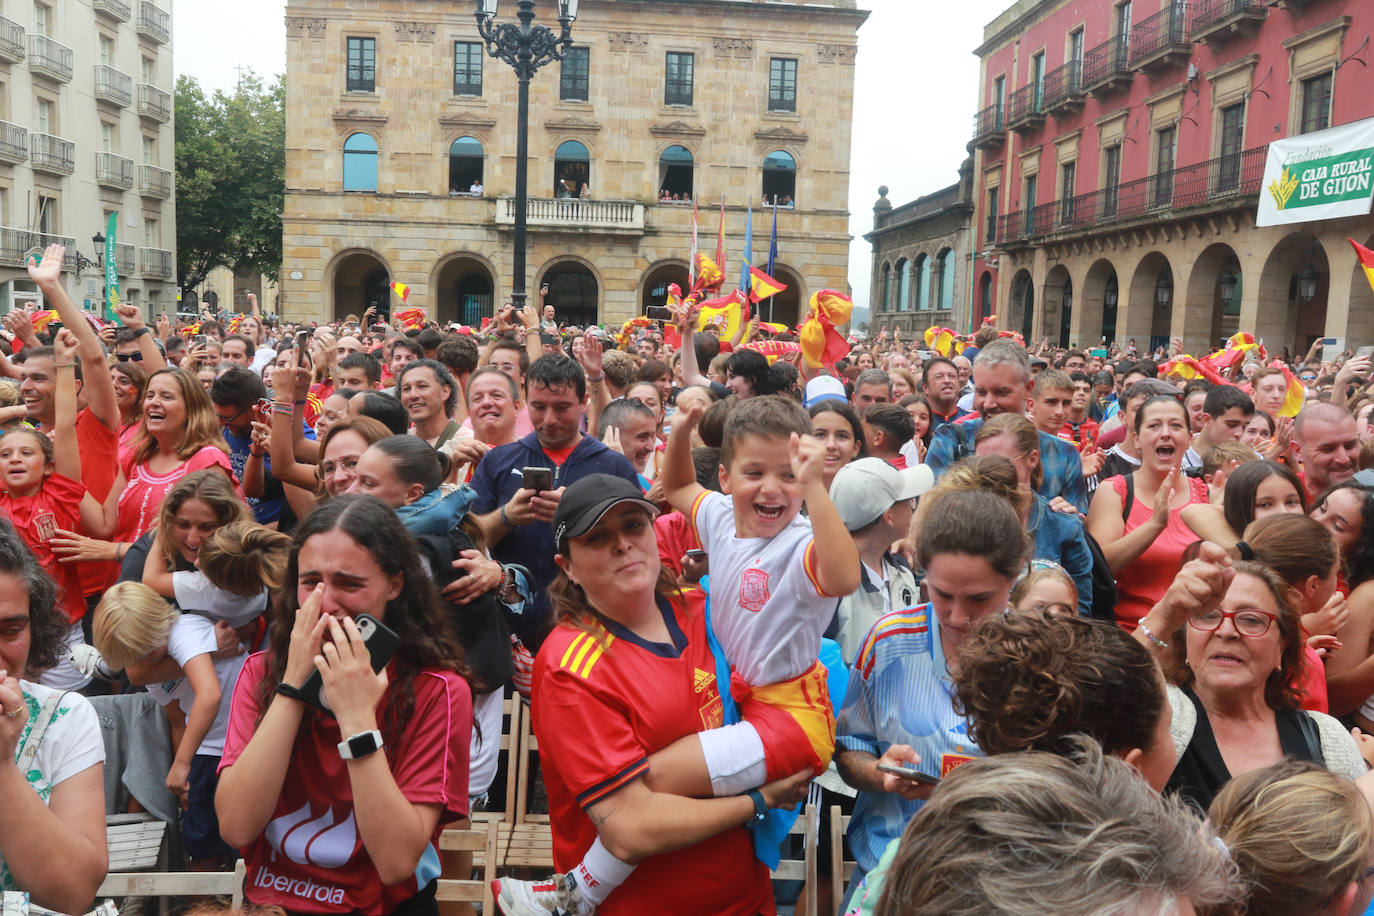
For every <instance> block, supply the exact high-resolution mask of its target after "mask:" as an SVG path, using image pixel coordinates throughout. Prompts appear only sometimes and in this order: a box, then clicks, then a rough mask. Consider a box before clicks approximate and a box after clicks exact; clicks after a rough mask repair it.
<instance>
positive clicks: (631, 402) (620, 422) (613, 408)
mask: <svg viewBox="0 0 1374 916" xmlns="http://www.w3.org/2000/svg"><path fill="white" fill-rule="evenodd" d="M633 416H641V417H648V418H649V419H650V420H654V421H656V420H657V419H658V417H657V416H656V415H655V414H654V412H653V410H651V409H650V408H649V405H648V404H645V403H644V402H643V401H641V400H639V399H638V398H616V399H615V400H614V401H612V402H611V403H609V404H607V405H606V409H605V410H603V411H601V416H600V417H598V418H597V421H596V438H598V439H603V440H604V439H605V438H606V430H608V429H610V428H611V427H612V426H614V427H615V428H616V429H623V428H624V425H625V423H626V422H627V421H628V420H629V419H630V418H631V417H633Z"/></svg>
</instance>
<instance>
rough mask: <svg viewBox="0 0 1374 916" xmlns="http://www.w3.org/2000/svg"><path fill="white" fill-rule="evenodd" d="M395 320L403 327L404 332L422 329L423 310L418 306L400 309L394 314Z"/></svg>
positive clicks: (423, 324)
mask: <svg viewBox="0 0 1374 916" xmlns="http://www.w3.org/2000/svg"><path fill="white" fill-rule="evenodd" d="M396 320H397V321H399V322H400V323H401V324H402V325H404V326H405V328H406V330H410V329H411V328H422V327H424V326H425V310H424V309H422V308H420V307H419V306H418V305H412V306H411V307H410V308H408V309H401V310H400V311H398V312H397V313H396Z"/></svg>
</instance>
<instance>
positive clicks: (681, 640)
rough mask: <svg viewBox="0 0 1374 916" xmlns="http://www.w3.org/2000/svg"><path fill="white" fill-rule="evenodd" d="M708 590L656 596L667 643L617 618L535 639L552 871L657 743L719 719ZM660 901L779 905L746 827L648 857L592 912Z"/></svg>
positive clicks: (719, 915) (643, 909) (712, 906)
mask: <svg viewBox="0 0 1374 916" xmlns="http://www.w3.org/2000/svg"><path fill="white" fill-rule="evenodd" d="M704 602H705V598H704V597H703V595H702V593H701V592H700V591H699V590H697V589H693V590H691V591H688V592H686V593H684V598H683V601H682V602H680V603H677V602H674V603H668V602H663V601H660V603H659V609H660V611H661V612H662V613H663V614H664V618H665V622H666V623H667V624H668V627H669V631H670V633H672V635H673V638H674V645H672V646H665V645H653V644H649V643H646V642H644V641H642V640H640V639H639V638H638V637H636V636H634V634H632V633H630V632H629V631H628V630H625V629H624V628H621V627H618V626H617V627H615V628H614V631H613V632H611V633H604V632H603V633H602V634H600V636H599V637H593V636H592V634H590V633H586V632H584V631H582V630H577V629H573V628H571V627H566V626H558V627H555V628H554V630H553V632H552V633H550V634H549V636H548V638H547V639H545V640H544V644H543V645H542V646H541V647H540V649H539V656H538V657H537V658H536V659H535V662H534V691H533V692H534V705H533V710H532V719H531V722H532V724H533V727H534V733H535V734H536V735H537V736H538V738H539V760H540V765H541V766H542V767H543V770H544V783H545V786H546V787H547V788H548V793H549V817H550V820H551V821H552V824H553V859H554V864H555V866H556V867H557V869H558V870H559V871H568V870H569V869H571V868H573V867H574V866H575V865H577V864H578V863H579V862H580V861H581V860H582V856H583V855H584V854H585V853H586V851H587V849H588V847H590V846H591V844H592V841H593V840H595V839H596V827H595V826H593V824H592V822H591V819H590V818H588V816H587V813H586V811H585V809H586V808H587V807H589V806H591V805H593V804H595V803H596V802H598V801H601V800H602V799H605V798H607V797H608V796H610V795H612V794H613V793H615V792H616V791H617V790H618V789H621V788H623V787H624V786H626V785H627V784H629V783H631V782H633V781H634V780H635V779H638V778H639V777H641V776H643V775H644V773H645V771H647V770H648V768H649V755H650V754H652V753H653V752H655V751H658V750H662V749H663V748H665V747H667V746H668V745H669V744H672V743H673V742H674V741H676V740H677V739H679V738H682V737H685V736H687V735H692V734H695V733H697V732H699V731H702V730H703V729H707V728H715V727H718V726H720V725H721V724H722V722H723V711H722V708H721V700H720V693H719V692H718V690H717V687H716V662H715V658H714V656H712V654H711V650H710V647H709V646H708V645H707V642H706V625H705V612H704V606H705V605H704ZM603 642H609V647H608V648H603ZM570 723H576V727H571V726H570ZM665 905H667V906H670V908H671V909H672V911H673V912H674V913H676V914H678V916H693V914H700V916H755V914H757V913H774V912H775V911H776V910H775V907H774V904H773V890H772V886H771V884H770V883H769V879H768V870H767V869H766V868H764V866H763V864H762V863H761V862H759V860H758V859H756V858H755V857H754V849H753V844H752V841H751V839H750V837H749V834H748V832H747V831H746V830H744V829H743V828H742V827H741V828H732V829H730V830H727V831H725V832H724V833H720V834H717V835H716V836H714V837H711V838H710V839H709V840H704V841H702V842H700V843H697V844H696V845H695V846H689V847H688V848H686V849H681V850H678V851H677V852H670V853H664V854H663V855H658V856H653V857H651V858H648V859H645V860H644V861H643V862H641V863H639V867H638V868H636V869H635V871H634V874H632V875H631V876H630V878H629V879H628V880H627V881H626V882H625V883H624V884H622V885H621V886H620V887H619V888H617V889H616V890H615V891H613V892H612V893H611V895H610V896H609V897H607V898H606V901H605V902H604V903H602V904H601V906H599V907H598V908H597V913H598V914H599V916H642V914H644V913H656V912H662V911H663V910H664V908H665Z"/></svg>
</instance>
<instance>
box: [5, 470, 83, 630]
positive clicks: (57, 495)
mask: <svg viewBox="0 0 1374 916" xmlns="http://www.w3.org/2000/svg"><path fill="white" fill-rule="evenodd" d="M85 495H86V487H85V486H84V485H83V484H82V483H81V482H79V481H76V480H72V479H71V478H70V477H63V476H62V475H61V474H57V473H53V474H49V475H48V477H47V479H46V480H44V481H43V486H41V487H39V489H38V492H37V493H34V494H33V495H32V496H14V495H12V494H10V493H4V494H0V512H4V514H5V516H6V517H7V518H9V520H10V522H11V523H13V525H14V530H15V531H17V532H19V536H20V537H22V538H23V539H24V543H25V544H28V545H29V549H30V550H32V551H33V555H34V556H36V557H37V558H38V562H39V563H41V564H42V565H43V569H44V570H45V571H46V572H47V573H48V575H50V576H52V578H53V581H54V582H56V583H57V589H58V605H59V606H60V607H61V608H62V612H63V613H65V614H66V615H67V620H68V621H69V622H71V623H76V622H77V621H78V620H80V619H81V617H82V615H84V614H85V613H86V601H85V598H84V595H83V592H82V588H81V576H80V573H79V572H78V569H79V567H81V566H85V565H86V564H84V563H59V562H58V560H57V557H56V556H54V555H53V552H52V549H51V548H50V547H49V546H48V542H49V541H50V540H51V539H52V536H53V534H54V533H55V532H56V530H57V529H58V528H65V529H67V530H68V531H74V530H76V528H77V523H78V522H79V521H80V513H79V510H78V506H79V505H80V503H81V497H83V496H85ZM100 565H104V564H100Z"/></svg>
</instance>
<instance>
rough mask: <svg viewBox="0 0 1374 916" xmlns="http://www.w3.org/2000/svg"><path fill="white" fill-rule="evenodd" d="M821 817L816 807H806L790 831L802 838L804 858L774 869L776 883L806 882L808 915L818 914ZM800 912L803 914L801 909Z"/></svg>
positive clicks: (788, 861)
mask: <svg viewBox="0 0 1374 916" xmlns="http://www.w3.org/2000/svg"><path fill="white" fill-rule="evenodd" d="M820 816H821V812H820V808H818V807H816V806H815V805H807V806H806V808H805V810H804V811H803V812H802V815H801V817H799V818H797V819H796V820H795V821H793V822H792V829H790V830H789V831H788V835H789V836H800V837H801V838H802V857H801V858H800V859H783V860H781V861H780V862H778V867H777V868H775V869H773V879H774V880H775V881H804V882H806V883H805V885H804V887H805V895H806V901H805V902H806V910H805V911H806V912H807V913H815V912H816V844H817V842H818V841H819V839H820ZM835 899H836V900H838V899H839V898H838V897H837V898H835ZM798 912H801V909H800V907H799V908H798Z"/></svg>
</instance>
